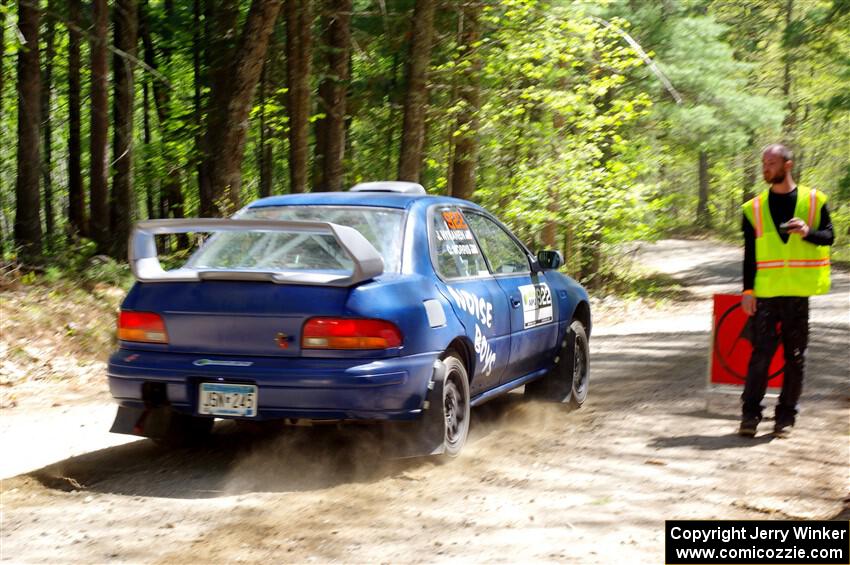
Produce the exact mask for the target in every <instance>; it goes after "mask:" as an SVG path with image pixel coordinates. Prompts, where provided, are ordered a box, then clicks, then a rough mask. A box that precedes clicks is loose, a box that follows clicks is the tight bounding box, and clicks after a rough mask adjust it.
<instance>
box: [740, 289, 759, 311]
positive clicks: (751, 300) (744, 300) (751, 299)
mask: <svg viewBox="0 0 850 565" xmlns="http://www.w3.org/2000/svg"><path fill="white" fill-rule="evenodd" d="M741 310H743V311H744V313H745V314H746V315H747V316H752V315H753V314H755V313H756V297H755V296H753V295H752V294H744V295H743V296H742V297H741Z"/></svg>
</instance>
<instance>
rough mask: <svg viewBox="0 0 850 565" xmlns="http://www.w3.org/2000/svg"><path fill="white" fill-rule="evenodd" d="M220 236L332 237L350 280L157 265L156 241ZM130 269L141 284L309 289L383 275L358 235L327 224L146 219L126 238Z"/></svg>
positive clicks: (294, 273) (371, 249)
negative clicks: (230, 283)
mask: <svg viewBox="0 0 850 565" xmlns="http://www.w3.org/2000/svg"><path fill="white" fill-rule="evenodd" d="M222 231H281V232H287V233H311V234H322V235H332V236H333V237H334V238H335V239H336V241H337V243H338V244H339V246H340V247H341V248H342V250H343V251H344V252H345V253H346V254H347V255H348V256H349V257H350V258H351V260H352V262H353V263H354V268H353V270H352V272H351V274H350V275H348V276H340V275H338V274H328V273H317V272H310V271H297V270H296V271H259V270H250V271H240V270H235V269H233V270H231V269H189V268H185V267H184V268H180V269H174V270H171V271H166V270H164V269H163V268H162V265H160V263H159V257H158V254H157V250H156V243H155V241H154V236H156V235H167V234H179V233H191V232H222ZM129 259H130V267H131V268H132V270H133V275H134V276H135V277H136V279H137V280H138V281H140V282H193V281H202V280H240V281H269V282H273V283H277V284H310V285H327V286H341V287H345V286H353V285H355V284H358V283H360V282H363V281H366V280H369V279H372V278H374V277H376V276H378V275H380V274H381V273H383V272H384V260H383V258H382V257H381V255H380V254H379V253H378V251H377V250H376V249H375V247H374V246H373V245H372V244H371V243H369V241H368V240H367V239H366V238H365V237H363V234H361V233H360V232H359V231H357V230H356V229H354V228H350V227H348V226H340V225H338V224H332V223H330V222H307V221H283V220H239V219H213V218H187V219H168V220H148V221H144V222H139V223H138V224H136V226H135V228H134V230H133V233H132V234H131V235H130V245H129Z"/></svg>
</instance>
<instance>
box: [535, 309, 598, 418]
mask: <svg viewBox="0 0 850 565" xmlns="http://www.w3.org/2000/svg"><path fill="white" fill-rule="evenodd" d="M589 377H590V349H589V347H588V340H587V331H586V330H585V328H584V324H582V323H581V322H580V321H579V320H573V321H572V323H571V324H570V327H569V329H568V330H567V335H566V336H564V340H563V341H562V342H561V350H560V351H559V352H558V357H557V359H556V361H555V365H554V366H553V367H552V369H550V370H549V372H548V373H546V375H545V376H544V377H543V378H542V379H539V380H537V381H534V382H532V383H528V384H527V385H525V394H526V395H527V396H529V397H531V398H537V399H540V400H547V401H550V402H562V403H569V404H570V406H571V407H573V408H578V407H580V406H581V405H582V404H583V403H584V401H585V400H586V399H587V388H588V380H589Z"/></svg>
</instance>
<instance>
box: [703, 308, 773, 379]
mask: <svg viewBox="0 0 850 565" xmlns="http://www.w3.org/2000/svg"><path fill="white" fill-rule="evenodd" d="M713 328H714V331H713V332H712V339H711V374H710V377H709V379H710V384H713V385H741V386H743V384H744V381H745V380H746V379H747V367H748V365H749V363H750V356H751V355H752V352H753V343H752V331H753V330H752V328H751V321H750V317H749V316H747V314H746V313H744V311H743V310H742V309H741V295H739V294H715V295H714V326H713ZM784 368H785V357H784V353H783V350H782V344H781V343H780V344H779V347H777V349H776V353H775V354H774V355H773V359H772V360H771V362H770V367H769V368H768V376H769V380H768V383H767V386H768V387H771V388H773V387H776V388H780V387H782V372H783V369H784Z"/></svg>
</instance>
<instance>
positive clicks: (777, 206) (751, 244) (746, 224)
mask: <svg viewBox="0 0 850 565" xmlns="http://www.w3.org/2000/svg"><path fill="white" fill-rule="evenodd" d="M767 202H768V206H770V216H771V217H772V218H773V223H774V224H775V225H776V231H777V232H779V224H784V223H785V222H787V221H788V220H790V219H791V218H793V217H794V209H795V208H796V207H797V189H796V188H794V190H792V191H791V192H789V193H787V194H778V193H776V192H773V191H772V190H771V191H770V192H769V193H768V196H767ZM803 220H805V218H803ZM741 229H742V230H743V232H744V290H752V288H753V286H754V285H755V282H756V230H755V228H753V225H752V224H751V223H750V221H749V220H748V219H747V217H746V216H744V221H743V223H742V224H741ZM779 237H781V238H782V242H783V243H788V238H789V237H791V234H787V233H781V232H780V233H779ZM803 239H804V240H805V241H808V242H809V243H813V244H814V245H832V242H833V241H835V234H834V233H833V230H832V219H831V218H830V217H829V210H827V208H826V204H824V205H823V208H821V213H820V225H818V229H814V228H813V227H812V226H809V235H807V236H806V237H805V238H803Z"/></svg>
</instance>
